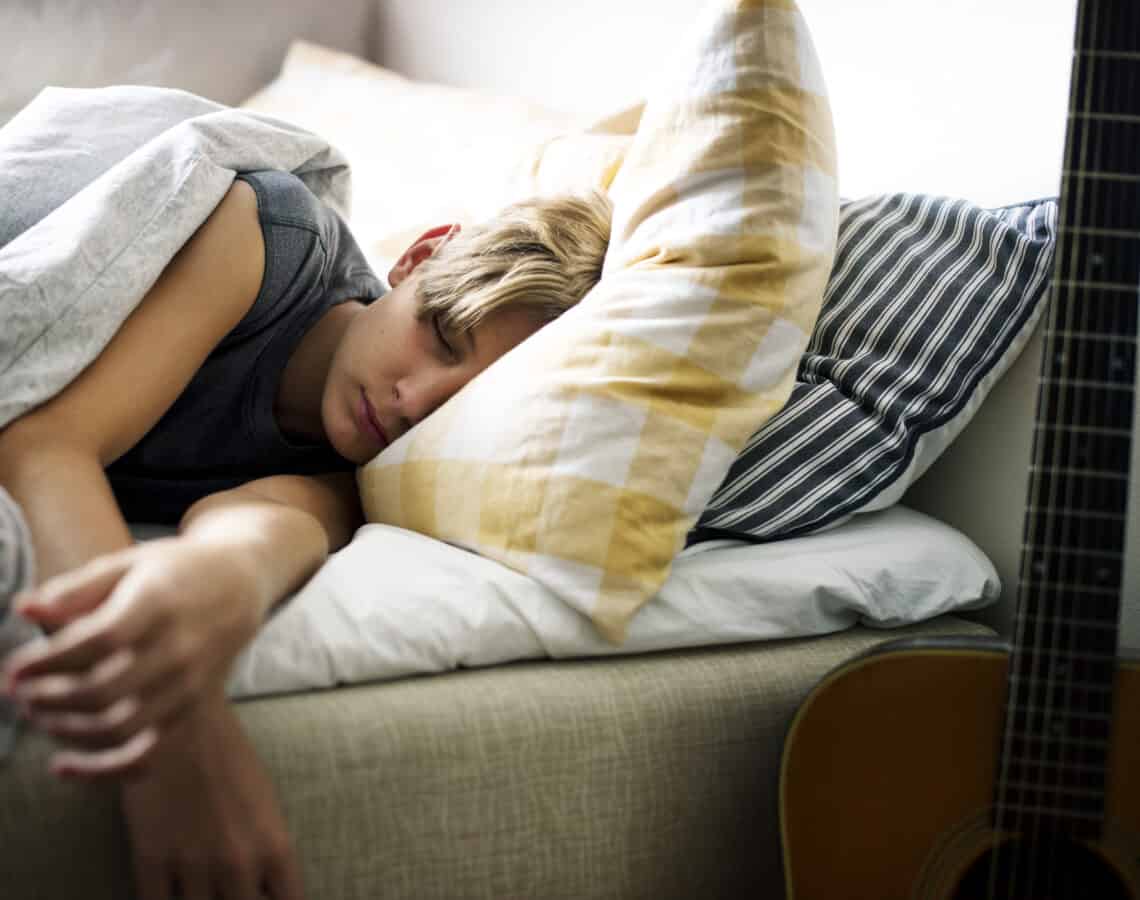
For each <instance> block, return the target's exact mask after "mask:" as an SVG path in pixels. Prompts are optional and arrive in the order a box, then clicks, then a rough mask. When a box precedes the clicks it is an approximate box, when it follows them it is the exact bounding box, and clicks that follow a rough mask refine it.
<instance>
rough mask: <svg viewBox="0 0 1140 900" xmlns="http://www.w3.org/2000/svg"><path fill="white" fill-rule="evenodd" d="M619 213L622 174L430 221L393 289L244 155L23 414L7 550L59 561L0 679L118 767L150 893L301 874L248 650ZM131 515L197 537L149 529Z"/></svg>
mask: <svg viewBox="0 0 1140 900" xmlns="http://www.w3.org/2000/svg"><path fill="white" fill-rule="evenodd" d="M609 229H610V207H609V202H608V200H607V199H606V198H605V197H604V196H603V195H601V194H597V193H595V194H590V195H586V196H583V197H576V196H560V197H553V198H543V199H535V200H531V201H527V202H523V203H518V204H515V205H513V206H511V207H508V208H507V209H506V210H504V211H503V212H502V213H501V214H500V215H499V216H497V217H496V218H495V219H494V220H492V221H490V222H488V223H485V224H482V225H478V226H475V227H472V228H469V229H466V230H464V231H462V232H460V230H459V229H458V227H457V226H446V225H445V226H441V227H439V228H435V229H432V230H430V231H427V232H425V233H424V234H423V235H422V236H421V237H420V238H419V239H417V240H416V241H415V242H414V243H413V244H412V245H411V246H410V247H409V248H408V249H407V251H406V252H405V253H404V254H403V255H402V256H401V257H400V259H399V260H398V261H397V262H396V264H395V266H394V267H393V268H392V269H391V271H390V273H389V279H388V280H389V283H390V285H391V290H389V291H387V292H386V291H385V287H384V285H383V284H382V282H381V281H380V280H379V279H378V278H377V277H376V276H375V275H374V274H373V272H372V270H371V269H370V267H369V265H368V264H367V262H366V261H365V258H364V255H363V253H362V252H361V250H360V248H359V247H358V245H357V244H356V242H355V240H354V239H353V237H352V235H351V233H350V232H349V230H348V228H347V226H346V225H345V223H344V222H343V220H341V219H340V218H339V217H338V216H337V215H336V213H335V212H333V211H332V210H331V209H330V208H329V207H327V206H326V205H325V204H323V203H322V202H321V201H320V200H318V199H317V198H316V197H315V196H314V195H313V194H312V193H311V192H310V191H309V190H308V189H307V188H306V187H305V186H304V184H303V183H302V182H301V181H300V180H299V179H298V178H296V177H295V176H293V175H291V174H289V173H285V172H277V171H262V172H250V173H243V174H241V175H239V176H238V178H237V179H236V180H235V181H234V183H233V185H232V187H231V188H230V189H229V191H228V192H227V194H226V195H225V197H224V198H223V200H222V201H221V202H220V203H219V205H218V206H217V208H216V209H215V210H214V211H213V213H212V214H211V215H210V216H209V218H208V219H207V220H206V221H205V223H204V224H203V225H202V226H201V227H200V228H199V229H198V231H197V232H196V233H195V234H194V235H193V236H192V237H191V239H190V240H189V241H188V242H187V243H186V244H185V246H184V247H183V248H182V249H181V250H180V251H179V252H178V254H177V255H176V256H175V257H174V258H173V260H172V261H171V262H170V264H169V265H168V266H167V267H166V269H165V270H164V271H163V273H162V275H161V277H160V278H159V279H158V281H157V282H156V283H155V284H154V285H153V287H152V288H151V289H150V291H149V292H148V293H147V295H146V297H145V298H144V299H143V301H142V302H141V303H140V305H139V306H138V308H137V309H136V310H135V311H134V313H133V314H132V315H131V316H130V317H129V318H128V319H127V320H126V321H125V322H124V323H123V325H122V326H121V327H120V329H119V330H118V331H117V332H116V334H115V336H114V338H113V339H112V340H111V342H110V343H109V344H108V345H107V347H106V348H105V349H104V350H103V352H102V353H101V354H100V355H99V357H98V358H97V359H96V360H95V361H94V362H93V363H92V364H91V365H90V366H89V367H88V368H87V369H86V370H84V371H83V372H82V373H81V375H80V376H79V377H78V378H76V379H75V380H74V381H73V382H72V383H71V384H69V385H68V386H67V387H66V388H64V389H63V390H62V391H60V392H59V393H58V394H57V395H56V396H55V397H53V398H52V399H51V400H50V401H48V402H46V403H44V404H43V405H42V406H40V407H38V408H36V409H34V410H32V411H30V412H28V413H27V414H25V415H24V416H23V417H21V418H19V419H17V420H16V421H14V422H13V423H11V424H10V425H9V426H8V427H7V428H5V429H3V430H2V431H0V527H4V526H3V523H4V522H8V523H9V524H8V528H9V533H8V534H7V535H6V536H0V547H7V548H8V549H9V552H10V551H11V548H13V547H16V546H18V536H17V535H16V534H15V531H16V530H17V529H18V528H26V531H27V534H28V536H30V543H31V549H32V551H33V553H34V559H35V567H36V569H37V571H38V577H39V582H38V584H30V583H25V584H21V585H15V587H16V588H23V589H24V590H23V593H21V594H19V595H18V596H15V597H13V596H11V595H8V596H0V619H2V617H3V615H5V614H6V613H7V609H6V607H8V606H9V605H11V606H12V607H13V612H14V613H16V614H19V615H22V616H23V617H25V618H26V619H28V620H30V621H32V622H35V623H37V624H39V625H41V626H42V627H43V628H44V629H45V630H46V631H47V632H48V633H49V636H48V637H46V638H45V639H43V640H39V641H35V642H31V643H28V644H25V645H24V646H22V647H21V648H19V649H18V650H16V651H15V652H13V653H12V654H10V656H9V657H8V658H7V659H6V660H4V661H3V667H2V669H0V690H3V691H4V692H5V693H7V694H8V695H9V696H10V697H11V698H12V699H13V700H14V701H15V702H16V703H17V704H18V705H19V708H20V709H21V711H22V714H23V715H24V716H25V717H26V718H27V719H28V721H29V722H30V724H31V725H32V726H33V727H35V728H37V729H38V730H40V731H43V732H44V733H46V734H49V735H51V736H53V737H54V738H55V739H57V740H58V741H59V742H60V743H61V744H62V745H64V748H63V749H61V750H60V751H59V752H57V753H56V754H55V755H54V756H53V757H52V762H51V766H52V770H53V771H54V772H55V773H56V774H57V775H59V776H61V777H76V778H86V779H96V778H116V779H118V780H120V782H121V800H122V804H123V811H124V814H125V816H126V820H127V825H128V833H129V835H130V838H131V841H132V845H133V853H134V858H135V877H136V883H137V888H138V892H139V896H140V897H143V898H146V900H150V898H160V897H161V898H164V900H165V898H166V897H168V896H171V894H170V892H171V891H172V890H179V891H181V894H180V896H182V897H185V898H188V900H190V898H198V897H203V898H205V897H213V896H222V895H224V896H226V897H231V896H232V897H242V898H244V897H247V896H248V897H251V898H252V897H259V896H272V897H288V898H292V897H297V896H300V878H299V874H298V872H297V869H296V864H295V861H294V858H293V855H292V851H291V849H290V847H289V839H288V835H287V832H286V830H285V827H284V823H283V820H282V818H281V814H280V812H279V810H278V809H277V806H276V801H275V800H274V798H273V795H272V790H271V787H270V784H269V781H268V778H267V776H266V775H265V773H264V772H263V771H262V769H261V767H260V765H259V763H258V761H257V759H256V757H255V755H254V753H253V750H252V748H251V747H250V745H249V744H248V741H247V740H246V739H245V737H244V735H243V734H242V732H241V730H240V728H239V727H238V724H237V720H236V718H235V717H234V715H233V713H232V711H231V710H230V709H229V708H228V706H227V704H226V701H225V698H224V683H225V679H226V676H227V674H228V670H229V667H230V665H231V663H232V662H233V660H234V658H235V657H236V655H237V654H238V653H239V652H240V651H241V650H242V648H243V647H244V646H245V645H246V644H247V643H248V642H249V641H250V640H251V638H252V637H253V636H254V634H255V633H256V631H257V628H258V627H259V625H260V623H261V622H262V621H264V620H265V618H266V616H267V615H268V613H269V612H270V611H271V610H272V609H273V607H274V606H275V605H276V604H278V603H279V602H281V601H282V600H283V599H284V598H286V597H288V596H289V595H290V594H291V593H293V592H295V591H296V590H297V589H298V588H300V587H301V585H303V584H304V583H305V581H306V580H307V579H308V578H309V577H310V576H311V575H312V574H313V573H314V572H315V571H316V569H317V568H318V567H319V566H320V565H321V563H322V562H323V561H324V560H325V559H326V558H327V556H328V554H329V553H330V552H332V551H334V550H336V549H338V548H339V547H341V546H343V545H344V544H346V543H347V542H348V540H349V539H350V538H351V537H352V535H353V533H354V531H355V530H356V528H357V527H358V526H359V525H360V524H362V522H363V514H362V512H361V508H360V502H359V496H358V493H357V489H356V483H355V479H354V475H353V469H354V467H355V466H357V465H359V464H362V463H365V462H367V461H368V460H370V459H371V458H372V457H374V456H375V455H376V454H377V453H379V452H380V451H381V450H383V449H384V447H386V446H387V445H388V444H390V443H391V442H392V441H394V440H396V439H398V438H399V437H400V436H401V435H403V434H404V433H405V432H407V431H408V430H409V429H411V428H412V427H414V426H415V425H416V423H418V422H419V421H421V420H422V419H423V418H424V417H426V416H428V415H429V414H430V413H431V412H432V411H433V410H435V409H436V408H437V407H439V406H440V405H441V404H442V403H444V402H445V401H446V400H447V399H448V398H449V397H451V396H452V395H453V394H454V393H455V392H456V391H458V390H459V389H460V388H462V387H463V386H464V385H465V384H466V383H467V382H468V381H470V380H471V379H472V378H473V377H475V376H476V375H478V374H479V373H480V372H481V371H482V370H483V369H485V368H486V367H487V366H489V365H490V364H491V363H493V362H494V361H495V360H496V359H498V358H499V357H500V356H502V355H503V354H504V353H506V352H507V351H508V350H510V349H511V348H512V347H514V346H516V345H517V344H519V343H520V342H521V341H523V340H525V339H526V338H527V337H528V336H529V335H531V334H532V333H534V332H535V331H536V330H537V329H538V328H540V327H541V326H542V325H543V324H545V323H546V322H549V321H551V320H552V319H554V318H556V317H557V316H558V315H560V314H561V313H562V312H564V311H565V310H566V309H568V308H569V307H571V306H573V305H574V304H575V303H577V302H578V301H579V300H580V299H581V298H582V297H583V296H584V295H585V294H586V293H587V292H588V291H589V290H590V289H591V288H592V287H593V285H594V284H595V283H596V282H597V281H598V279H599V278H600V276H601V269H602V261H603V257H604V255H605V252H606V247H607V243H608V240H609ZM190 310H192V311H193V314H190V313H189V311H190ZM128 520H133V521H157V522H168V523H172V524H173V523H177V524H178V534H177V535H176V536H173V537H169V538H163V539H160V540H155V541H150V542H147V543H145V544H140V545H135V544H134V543H133V541H132V538H131V535H130V532H129V530H128V528H127V524H126V523H127V521H128ZM30 562H31V560H30V559H27V558H25V559H24V560H23V566H22V567H17V566H16V565H15V563H13V566H12V567H10V573H12V572H22V573H24V574H23V575H22V576H21V577H22V580H23V581H25V582H27V581H28V580H29V579H30V577H31V575H30V572H31V565H30ZM170 808H175V809H180V810H182V811H183V814H182V815H181V816H179V817H177V819H172V818H171V817H170V816H169V815H168V813H167V811H168V810H169V809H170ZM187 847H193V848H194V852H193V853H192V854H189V855H188V854H187V853H186V852H185V849H186V848H187ZM189 860H192V862H191V861H189ZM223 881H224V885H223V884H222V883H221V882H223Z"/></svg>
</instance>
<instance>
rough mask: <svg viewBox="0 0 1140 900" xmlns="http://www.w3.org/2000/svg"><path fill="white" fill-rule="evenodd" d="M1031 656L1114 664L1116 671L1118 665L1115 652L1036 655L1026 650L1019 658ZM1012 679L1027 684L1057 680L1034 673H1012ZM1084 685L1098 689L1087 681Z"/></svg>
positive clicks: (1053, 651)
mask: <svg viewBox="0 0 1140 900" xmlns="http://www.w3.org/2000/svg"><path fill="white" fill-rule="evenodd" d="M1029 656H1044V657H1048V658H1049V659H1055V660H1073V659H1075V660H1077V662H1081V663H1102V664H1104V663H1112V664H1114V665H1113V667H1112V668H1113V670H1114V671H1115V663H1116V654H1115V651H1114V652H1109V651H1107V650H1106V651H1097V650H1084V651H1081V652H1068V651H1067V650H1052V649H1050V650H1047V651H1045V652H1042V654H1034V652H1033V651H1032V650H1027V649H1026V650H1021V652H1020V656H1019V658H1021V659H1025V658H1027V657H1029ZM1010 678H1011V679H1013V680H1015V681H1024V682H1025V683H1029V682H1041V681H1055V680H1056V679H1055V678H1053V676H1052V675H1049V676H1047V678H1039V676H1035V675H1034V674H1033V673H1027V672H1016V671H1015V672H1012V673H1011V674H1010ZM1066 681H1068V679H1066ZM1083 683H1084V684H1085V687H1090V688H1091V687H1096V686H1094V684H1093V683H1090V682H1086V681H1085V682H1083Z"/></svg>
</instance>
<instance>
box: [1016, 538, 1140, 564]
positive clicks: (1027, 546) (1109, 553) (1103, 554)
mask: <svg viewBox="0 0 1140 900" xmlns="http://www.w3.org/2000/svg"><path fill="white" fill-rule="evenodd" d="M1021 550H1022V552H1023V553H1024V552H1026V551H1028V552H1030V553H1034V552H1036V553H1046V554H1053V555H1056V556H1058V557H1063V556H1066V555H1068V554H1070V553H1077V554H1079V555H1080V556H1087V557H1091V558H1093V559H1108V560H1112V561H1114V562H1117V561H1119V560H1120V552H1119V551H1116V550H1097V549H1089V550H1086V549H1084V548H1083V547H1066V546H1063V545H1061V544H1039V543H1036V542H1033V541H1022V542H1021Z"/></svg>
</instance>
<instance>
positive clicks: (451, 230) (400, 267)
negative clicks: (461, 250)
mask: <svg viewBox="0 0 1140 900" xmlns="http://www.w3.org/2000/svg"><path fill="white" fill-rule="evenodd" d="M458 232H459V225H458V223H452V224H451V225H438V226H436V227H435V228H432V229H430V230H428V231H425V232H424V233H423V234H421V235H420V236H419V237H418V238H416V239H415V241H414V242H413V243H412V245H411V246H410V247H408V249H407V250H405V251H404V252H403V254H402V255H401V256H400V258H399V259H398V260H396V264H395V265H394V266H392V268H391V270H390V271H389V272H388V284H390V285H391V286H392V287H395V286H396V285H398V284H399V283H400V282H401V281H403V280H404V279H405V278H407V277H408V276H409V275H411V274H412V272H413V271H414V270H415V268H416V266H418V265H419V264H420V263H422V262H423V261H424V260H425V259H427V258H428V257H429V256H431V255H432V254H433V253H435V251H436V250H438V249H439V248H440V247H441V246H443V245H444V244H446V243H447V242H448V241H449V240H450V239H451V236H452V235H454V234H457V233H458Z"/></svg>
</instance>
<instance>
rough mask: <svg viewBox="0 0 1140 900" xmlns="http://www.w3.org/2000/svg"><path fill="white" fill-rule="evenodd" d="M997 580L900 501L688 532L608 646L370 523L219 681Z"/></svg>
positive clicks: (705, 622) (436, 656)
mask: <svg viewBox="0 0 1140 900" xmlns="http://www.w3.org/2000/svg"><path fill="white" fill-rule="evenodd" d="M999 590H1000V584H999V580H998V576H997V573H996V571H995V570H994V567H993V565H992V564H991V563H990V561H989V560H988V559H987V558H986V557H985V555H984V554H983V553H982V552H981V550H979V549H978V548H977V546H976V545H974V544H973V543H972V542H971V541H970V540H969V539H968V538H966V537H965V536H964V535H963V534H961V533H960V532H958V531H956V530H955V529H953V528H950V527H949V526H947V525H944V524H942V523H941V522H938V521H936V520H935V519H932V518H930V517H928V516H925V515H922V514H921V513H918V512H915V511H913V510H909V509H906V508H904V507H899V506H896V507H893V508H891V509H888V510H884V511H882V512H879V513H871V514H867V515H864V516H859V517H857V518H856V519H854V520H852V521H850V522H848V523H846V524H844V525H842V526H839V527H837V528H834V529H832V530H830V531H826V532H823V533H820V534H815V535H811V536H809V537H804V538H796V539H791V540H784V541H777V542H774V543H770V544H749V543H743V542H735V541H717V542H710V543H706V544H698V545H696V546H694V547H692V548H690V549H689V550H687V551H685V552H683V553H682V554H681V555H680V556H679V557H678V558H677V560H676V562H675V564H674V566H673V571H672V573H671V575H670V577H669V579H668V581H667V582H666V583H665V586H664V588H663V589H662V590H661V592H660V594H659V595H658V596H657V597H656V598H655V599H654V600H652V601H651V602H650V603H649V604H648V605H647V606H646V607H645V608H644V609H643V610H642V611H641V612H639V613H638V615H637V617H636V618H635V619H634V621H633V625H632V627H631V629H630V632H629V637H628V640H627V641H626V643H625V644H624V645H623V646H621V647H613V646H611V645H610V644H608V643H606V642H605V641H603V640H601V639H600V638H599V637H598V636H597V633H596V632H595V630H594V629H593V628H592V626H591V625H590V623H589V621H588V620H587V619H586V618H585V617H583V616H581V615H580V614H578V613H577V612H575V611H574V610H572V609H571V608H570V607H568V606H567V605H566V604H564V603H561V602H560V601H558V599H557V598H556V597H554V596H553V595H552V594H550V593H549V592H548V591H547V590H545V589H544V588H543V587H542V586H541V585H540V584H538V583H537V582H535V581H533V580H532V579H530V578H528V577H526V576H525V575H521V574H519V573H517V572H514V571H512V570H510V569H507V568H506V567H504V566H502V565H500V564H498V563H495V562H493V561H491V560H488V559H484V558H481V557H479V556H476V555H474V554H472V553H470V552H468V551H466V550H462V549H459V548H456V547H453V546H451V545H448V544H445V543H442V542H440V541H437V540H434V539H431V538H428V537H424V536H423V535H419V534H415V533H412V532H409V531H404V530H401V529H397V528H392V527H390V526H385V525H366V526H364V527H363V528H362V529H361V530H360V531H359V532H358V533H357V535H356V536H355V538H354V539H353V540H352V542H351V543H350V544H349V545H348V546H347V547H345V548H344V549H343V550H341V551H340V552H338V553H336V554H335V555H334V556H333V557H332V558H331V559H330V560H329V561H328V562H327V563H326V564H325V565H324V566H323V567H322V568H321V570H320V571H319V572H318V573H317V574H316V576H314V577H313V579H312V580H311V581H310V582H309V583H308V584H307V585H306V586H305V587H304V588H303V589H302V590H301V591H300V592H299V593H298V594H296V595H295V596H294V597H293V598H292V599H291V600H290V601H288V603H287V604H285V605H284V606H283V607H282V608H281V609H280V611H279V612H278V613H277V614H276V615H275V616H273V618H271V619H270V621H269V622H267V623H266V624H265V626H264V627H263V628H262V630H261V632H260V633H259V635H258V636H257V638H256V639H255V640H254V642H253V643H252V644H251V645H250V646H249V647H248V648H247V649H246V650H245V651H244V652H243V653H242V654H241V656H239V658H238V660H237V662H236V664H235V666H234V669H233V671H232V674H231V678H230V682H229V692H230V695H231V696H233V697H250V696H257V695H262V694H273V693H281V692H287V691H298V690H305V689H312V688H324V687H331V686H333V685H337V684H348V683H357V682H365V681H374V680H379V679H390V678H398V677H401V676H407V675H414V674H424V673H431V672H443V671H447V670H451V669H456V668H461V667H471V666H487V665H493V664H496V663H503V662H508V661H512V660H520V659H535V658H543V657H585V656H602V655H615V654H622V653H642V652H647V651H652V650H663V649H669V648H681V647H696V646H702V645H711V644H726V643H735V642H740V641H760V640H772V639H777V638H791V637H804V636H808V635H816V634H824V633H828V632H834V631H839V630H842V629H844V628H847V627H850V626H851V625H854V624H856V623H864V624H869V625H875V626H881V627H890V626H897V625H903V624H907V623H911V622H916V621H920V620H922V619H926V618H930V617H932V616H935V615H939V614H941V613H944V612H950V611H953V610H966V609H975V608H978V607H981V606H985V605H988V604H990V603H993V602H995V601H996V599H997V596H998V593H999Z"/></svg>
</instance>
